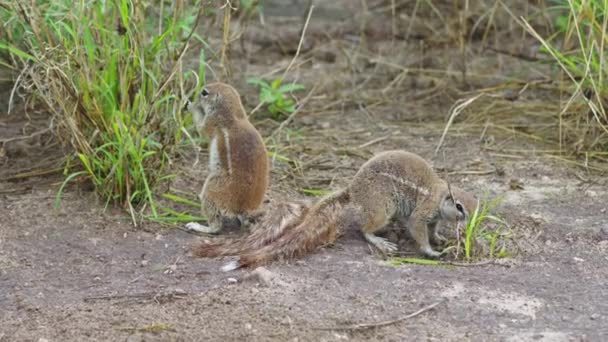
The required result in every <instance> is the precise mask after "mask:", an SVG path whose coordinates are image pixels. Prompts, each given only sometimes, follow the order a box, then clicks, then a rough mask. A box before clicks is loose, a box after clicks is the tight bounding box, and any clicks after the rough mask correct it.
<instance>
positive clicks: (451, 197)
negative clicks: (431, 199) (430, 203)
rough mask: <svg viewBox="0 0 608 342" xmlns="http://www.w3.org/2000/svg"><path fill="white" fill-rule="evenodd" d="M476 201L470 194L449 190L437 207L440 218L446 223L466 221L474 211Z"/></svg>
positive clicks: (455, 189) (460, 190) (459, 190)
mask: <svg viewBox="0 0 608 342" xmlns="http://www.w3.org/2000/svg"><path fill="white" fill-rule="evenodd" d="M476 207H477V200H476V199H475V197H474V196H473V195H471V194H470V193H468V192H466V191H464V190H462V189H459V188H456V187H454V188H452V189H449V188H448V191H447V193H446V195H445V196H443V198H442V200H441V205H440V207H439V210H440V213H441V218H443V219H444V220H448V221H466V220H467V219H468V218H469V214H470V213H472V212H473V211H475V208H476Z"/></svg>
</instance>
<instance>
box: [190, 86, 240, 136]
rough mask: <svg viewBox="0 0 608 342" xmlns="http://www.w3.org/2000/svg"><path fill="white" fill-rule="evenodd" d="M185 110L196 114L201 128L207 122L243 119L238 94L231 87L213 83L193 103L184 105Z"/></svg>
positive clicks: (204, 88) (203, 89) (202, 90)
mask: <svg viewBox="0 0 608 342" xmlns="http://www.w3.org/2000/svg"><path fill="white" fill-rule="evenodd" d="M186 110H188V111H190V112H196V113H198V114H199V115H201V116H202V117H203V118H204V119H203V127H205V126H206V124H207V123H208V121H210V120H211V119H214V120H215V121H217V122H229V121H232V120H234V119H242V118H244V117H245V111H244V109H243V105H242V103H241V98H240V96H239V93H238V92H237V91H236V89H234V88H233V87H232V86H230V85H228V84H225V83H220V82H215V83H210V84H208V85H206V86H205V87H203V88H202V89H201V91H200V92H199V93H198V94H197V95H196V99H195V100H194V102H190V101H188V102H187V103H186Z"/></svg>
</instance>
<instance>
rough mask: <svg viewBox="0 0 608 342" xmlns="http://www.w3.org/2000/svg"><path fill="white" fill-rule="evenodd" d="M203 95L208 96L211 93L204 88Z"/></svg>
mask: <svg viewBox="0 0 608 342" xmlns="http://www.w3.org/2000/svg"><path fill="white" fill-rule="evenodd" d="M201 95H203V96H207V95H209V91H208V90H207V89H205V88H203V90H201Z"/></svg>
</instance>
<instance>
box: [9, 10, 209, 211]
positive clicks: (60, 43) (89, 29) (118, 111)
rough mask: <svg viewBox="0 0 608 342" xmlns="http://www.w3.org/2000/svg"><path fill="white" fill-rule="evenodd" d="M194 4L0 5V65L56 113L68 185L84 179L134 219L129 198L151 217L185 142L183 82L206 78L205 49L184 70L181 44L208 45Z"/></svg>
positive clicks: (182, 45)
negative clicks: (67, 156) (66, 149)
mask: <svg viewBox="0 0 608 342" xmlns="http://www.w3.org/2000/svg"><path fill="white" fill-rule="evenodd" d="M199 7H200V8H202V6H198V7H196V8H199ZM194 8H195V7H191V8H189V7H188V6H186V2H184V1H176V2H174V4H173V6H171V7H170V9H169V8H164V7H163V6H160V10H159V9H157V8H156V7H154V8H153V10H156V11H161V12H160V13H154V14H151V13H149V12H150V11H151V10H152V8H151V7H148V6H147V5H146V3H145V2H133V1H129V0H116V1H94V2H73V1H67V0H56V1H36V2H28V3H27V4H26V3H24V2H23V1H17V0H13V1H5V2H3V3H2V6H0V18H1V19H2V21H3V30H4V31H2V33H3V34H2V36H1V37H0V53H1V54H0V59H2V61H1V63H2V64H3V65H4V66H7V67H10V68H11V69H13V70H14V71H15V73H20V74H21V75H22V78H21V81H20V82H21V83H20V84H18V86H21V87H22V88H23V89H27V90H28V91H30V95H31V97H32V98H33V99H35V100H38V103H39V104H41V105H44V106H46V108H47V109H48V110H49V111H50V112H51V113H52V114H53V115H54V116H55V117H56V119H57V120H56V122H57V123H58V124H57V126H56V128H57V130H58V136H59V137H60V138H62V140H63V141H64V142H65V143H67V144H70V145H71V146H72V147H73V150H74V153H73V156H72V158H71V160H69V162H68V164H66V171H67V172H66V179H65V183H67V182H69V181H70V180H71V179H73V178H75V177H76V176H86V177H87V178H88V179H89V180H90V181H91V182H92V183H93V185H94V187H95V189H96V191H97V193H99V194H100V195H101V197H103V198H104V199H105V200H106V201H107V203H121V204H123V205H124V206H125V208H129V210H130V211H131V214H132V215H133V216H135V212H134V210H133V205H146V206H147V208H149V209H150V210H151V212H152V217H157V216H158V212H157V208H156V205H155V201H154V195H153V189H154V187H155V185H156V184H157V183H158V182H159V181H161V180H163V179H165V177H166V175H165V174H164V172H165V167H166V166H167V164H168V163H169V162H170V157H171V155H172V154H173V152H174V150H175V149H176V148H177V147H178V146H180V145H183V142H182V141H183V136H182V134H183V132H184V129H183V128H184V124H185V118H184V115H183V113H182V112H181V110H182V105H181V99H182V98H185V97H187V94H184V91H183V89H184V84H185V82H186V81H187V80H188V79H192V80H194V79H195V78H196V79H198V80H201V81H202V80H203V79H204V56H205V55H204V53H201V55H200V61H199V67H198V70H197V71H191V72H187V73H186V74H182V72H181V70H182V57H183V55H184V53H185V51H186V47H187V42H188V41H189V40H192V39H196V40H199V41H200V42H202V43H203V44H205V42H204V40H203V39H202V37H200V36H198V35H197V34H196V33H195V32H194V28H195V27H196V26H197V23H198V17H199V14H200V13H197V11H193V9H194ZM150 18H158V19H150ZM195 81H196V80H195ZM198 83H199V84H200V83H201V82H198ZM65 183H64V184H62V186H61V188H60V190H59V192H58V196H57V203H59V198H60V196H61V193H62V191H63V189H64V187H65ZM133 219H134V222H135V217H133Z"/></svg>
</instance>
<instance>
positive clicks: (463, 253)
mask: <svg viewBox="0 0 608 342" xmlns="http://www.w3.org/2000/svg"><path fill="white" fill-rule="evenodd" d="M501 199H502V197H501V196H497V197H494V198H492V199H490V198H489V196H488V195H487V194H486V196H485V197H484V198H483V199H482V200H481V201H479V204H478V206H477V208H475V211H473V212H472V213H471V216H470V217H469V219H468V220H467V222H466V223H465V224H464V225H458V227H457V229H456V233H455V234H454V235H455V238H453V239H450V240H449V242H448V243H447V246H446V247H445V248H444V250H443V253H444V254H446V255H448V259H449V260H453V261H460V260H462V261H465V262H473V261H476V260H478V259H495V258H502V257H505V256H507V255H508V250H507V247H506V238H508V237H509V235H510V234H509V231H508V224H507V222H505V220H503V219H502V218H500V217H498V216H496V215H494V214H492V213H491V210H492V209H493V208H495V207H496V206H497V205H498V204H499V203H500V201H501ZM450 262H451V261H441V260H429V259H425V258H415V257H392V258H389V260H388V264H389V265H393V266H397V265H402V264H420V265H444V264H450Z"/></svg>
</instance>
